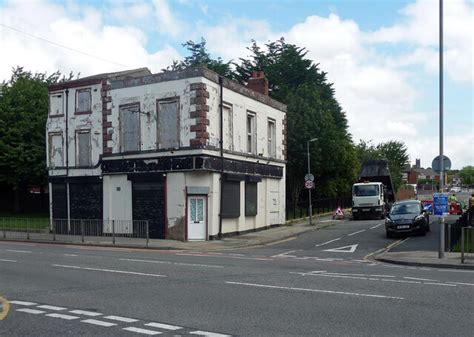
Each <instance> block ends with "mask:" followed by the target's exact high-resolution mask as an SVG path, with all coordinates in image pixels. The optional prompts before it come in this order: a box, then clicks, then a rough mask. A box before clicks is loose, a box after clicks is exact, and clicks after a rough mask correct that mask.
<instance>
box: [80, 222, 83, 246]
mask: <svg viewBox="0 0 474 337" xmlns="http://www.w3.org/2000/svg"><path fill="white" fill-rule="evenodd" d="M80 221H81V241H82V243H84V220H82V219H81V220H80Z"/></svg>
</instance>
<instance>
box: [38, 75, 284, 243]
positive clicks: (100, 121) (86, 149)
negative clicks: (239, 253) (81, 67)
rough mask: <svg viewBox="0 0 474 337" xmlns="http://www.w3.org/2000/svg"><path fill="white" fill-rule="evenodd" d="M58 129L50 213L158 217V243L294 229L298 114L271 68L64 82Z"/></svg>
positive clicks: (53, 98) (50, 142)
mask: <svg viewBox="0 0 474 337" xmlns="http://www.w3.org/2000/svg"><path fill="white" fill-rule="evenodd" d="M49 99H50V109H49V114H48V121H47V125H46V137H47V165H48V172H49V191H50V215H51V219H52V221H54V220H55V219H66V220H68V221H71V220H73V219H93V220H103V226H102V227H101V228H100V229H99V231H101V232H103V233H107V232H110V230H111V229H110V228H109V227H110V226H109V225H108V224H110V222H111V220H116V221H125V222H126V223H128V224H129V225H127V226H121V227H119V228H117V229H115V230H116V231H117V233H120V232H121V231H122V232H123V233H127V232H133V230H134V228H133V226H134V223H135V221H138V220H148V223H149V236H150V237H151V238H161V239H176V240H208V239H212V238H215V237H217V236H218V235H219V234H223V235H225V234H230V233H242V232H246V231H253V230H256V229H259V228H264V227H268V226H271V225H277V224H283V223H284V222H285V161H286V151H287V148H286V144H287V131H286V106H285V105H284V104H282V103H280V102H277V101H275V100H273V99H271V98H270V97H269V96H268V81H267V79H266V78H265V77H264V74H263V72H254V73H253V74H252V78H251V79H249V81H248V85H247V86H242V85H240V84H238V83H236V82H234V81H231V80H228V79H226V78H222V77H220V76H219V75H218V74H217V73H215V72H213V71H211V70H209V69H207V68H192V69H187V70H184V71H176V72H174V71H173V72H164V73H158V74H152V73H151V72H150V71H149V70H148V69H147V68H142V69H136V70H129V71H124V72H118V73H107V74H100V75H95V76H90V77H86V78H82V79H78V80H72V81H68V82H63V83H57V84H54V85H52V86H51V87H50V88H49Z"/></svg>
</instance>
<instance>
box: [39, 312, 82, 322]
mask: <svg viewBox="0 0 474 337" xmlns="http://www.w3.org/2000/svg"><path fill="white" fill-rule="evenodd" d="M45 316H48V317H54V318H61V319H65V320H68V321H70V320H73V319H78V318H79V317H78V316H71V315H63V314H57V313H53V314H46V315H45Z"/></svg>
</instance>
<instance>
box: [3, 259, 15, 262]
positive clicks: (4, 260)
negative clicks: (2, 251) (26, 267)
mask: <svg viewBox="0 0 474 337" xmlns="http://www.w3.org/2000/svg"><path fill="white" fill-rule="evenodd" d="M0 262H17V261H16V260H8V259H0Z"/></svg>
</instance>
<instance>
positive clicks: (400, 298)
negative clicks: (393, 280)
mask: <svg viewBox="0 0 474 337" xmlns="http://www.w3.org/2000/svg"><path fill="white" fill-rule="evenodd" d="M226 283H227V284H235V285H243V286H249V287H257V288H269V289H281V290H294V291H306V292H314V293H325V294H336V295H350V296H360V297H373V298H387V299H395V300H404V298H403V297H396V296H385V295H376V294H361V293H350V292H346V291H334V290H322V289H306V288H295V287H284V286H272V285H267V284H256V283H243V282H230V281H227V282H226Z"/></svg>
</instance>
